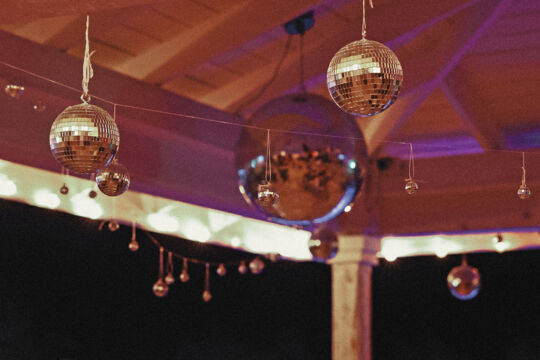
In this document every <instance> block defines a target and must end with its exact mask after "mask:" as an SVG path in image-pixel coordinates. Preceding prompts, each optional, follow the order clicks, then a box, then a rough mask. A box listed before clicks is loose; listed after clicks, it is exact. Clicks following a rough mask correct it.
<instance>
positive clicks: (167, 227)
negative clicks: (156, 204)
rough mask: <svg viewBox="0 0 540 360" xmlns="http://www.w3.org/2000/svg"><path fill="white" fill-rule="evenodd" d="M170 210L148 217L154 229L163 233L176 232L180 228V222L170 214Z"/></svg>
mask: <svg viewBox="0 0 540 360" xmlns="http://www.w3.org/2000/svg"><path fill="white" fill-rule="evenodd" d="M168 211H169V210H168V209H164V210H161V211H160V212H157V213H153V214H150V215H148V216H147V217H146V220H147V221H148V223H149V224H150V226H152V227H153V228H154V229H156V230H158V231H163V232H175V231H178V229H179V228H180V224H179V223H178V220H177V219H176V218H174V217H172V216H171V215H169V213H168Z"/></svg>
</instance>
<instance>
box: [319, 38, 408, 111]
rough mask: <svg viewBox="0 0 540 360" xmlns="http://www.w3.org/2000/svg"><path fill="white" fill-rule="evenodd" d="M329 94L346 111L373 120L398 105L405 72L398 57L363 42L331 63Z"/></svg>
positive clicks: (341, 52)
mask: <svg viewBox="0 0 540 360" xmlns="http://www.w3.org/2000/svg"><path fill="white" fill-rule="evenodd" d="M326 81H327V85H328V91H329V92H330V95H331V96H332V99H333V100H334V102H335V103H336V104H337V106H339V107H340V108H341V109H342V110H343V111H345V112H346V113H349V114H351V115H355V116H371V115H375V114H378V113H380V112H381V111H383V110H385V109H387V108H388V107H389V106H390V105H392V104H393V103H394V101H396V99H397V97H398V95H399V90H400V88H401V84H402V83H403V69H402V68H401V64H400V63H399V59H398V58H397V56H396V54H394V52H393V51H392V50H390V49H389V48H388V47H386V46H384V45H383V44H381V43H379V42H377V41H373V40H367V39H362V40H358V41H354V42H352V43H350V44H348V45H346V46H344V47H342V48H341V49H340V50H339V51H338V52H337V53H336V54H335V55H334V57H333V58H332V60H331V61H330V65H329V66H328V72H327V77H326Z"/></svg>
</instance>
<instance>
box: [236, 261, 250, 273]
mask: <svg viewBox="0 0 540 360" xmlns="http://www.w3.org/2000/svg"><path fill="white" fill-rule="evenodd" d="M247 271H248V268H247V266H246V262H245V261H242V262H241V263H240V265H238V272H239V273H240V274H245V273H247Z"/></svg>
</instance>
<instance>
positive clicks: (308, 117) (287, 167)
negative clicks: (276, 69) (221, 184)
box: [236, 94, 366, 225]
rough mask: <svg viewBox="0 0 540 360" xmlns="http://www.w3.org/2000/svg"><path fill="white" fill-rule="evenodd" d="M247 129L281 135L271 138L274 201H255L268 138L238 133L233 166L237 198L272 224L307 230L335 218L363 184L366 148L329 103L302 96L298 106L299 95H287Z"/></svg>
mask: <svg viewBox="0 0 540 360" xmlns="http://www.w3.org/2000/svg"><path fill="white" fill-rule="evenodd" d="M250 123H251V124H252V125H255V126H258V127H263V128H270V129H280V130H285V131H274V132H272V131H271V132H270V138H271V141H270V142H271V161H270V162H271V174H272V176H271V184H272V191H273V192H275V193H277V194H279V201H277V202H276V203H275V204H274V205H273V206H263V205H262V204H261V203H260V202H258V201H257V197H258V193H259V185H260V184H261V183H264V182H265V179H266V176H265V175H266V157H265V155H264V154H266V135H267V134H266V131H261V130H259V129H252V128H244V129H243V131H242V134H241V137H240V140H239V142H238V147H237V152H236V166H237V168H238V175H239V188H240V192H241V193H242V195H243V196H244V199H245V200H246V201H247V202H248V203H250V204H252V205H253V206H255V207H256V208H257V209H258V210H259V211H261V212H263V213H264V214H266V215H267V216H269V217H270V218H271V220H273V221H275V222H278V223H282V224H287V225H310V224H312V223H322V222H325V221H328V220H330V219H332V218H334V217H336V216H338V215H339V214H341V212H343V209H344V208H345V207H346V206H347V205H349V204H350V203H351V202H352V201H353V200H354V198H355V196H356V195H357V193H358V192H359V190H360V188H361V185H362V182H363V175H364V171H365V160H366V149H365V143H364V141H363V140H362V139H363V137H362V134H361V132H360V130H359V128H358V126H357V125H356V123H355V121H354V119H353V118H352V117H351V116H349V115H347V114H345V113H343V112H341V111H340V110H339V109H337V108H336V106H335V105H334V104H333V103H332V102H331V101H329V100H327V99H325V98H323V97H322V96H318V95H312V94H302V101H298V95H287V96H284V97H281V98H278V99H275V100H272V101H270V102H269V103H268V104H266V105H265V106H263V107H262V108H261V109H259V110H258V111H256V112H255V113H254V114H253V116H252V117H251V118H250ZM287 131H296V132H300V133H302V134H298V133H294V134H292V133H288V132H287ZM309 133H322V134H328V135H337V136H338V137H325V136H313V135H309ZM304 134H305V135H304ZM341 135H342V136H343V138H340V137H339V136H341ZM351 138H358V139H359V140H357V141H355V140H354V139H351Z"/></svg>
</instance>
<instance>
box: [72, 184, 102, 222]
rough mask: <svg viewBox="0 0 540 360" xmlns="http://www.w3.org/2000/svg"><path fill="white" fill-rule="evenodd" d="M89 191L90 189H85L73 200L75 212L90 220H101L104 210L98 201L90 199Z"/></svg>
mask: <svg viewBox="0 0 540 360" xmlns="http://www.w3.org/2000/svg"><path fill="white" fill-rule="evenodd" d="M89 191H90V189H85V190H83V191H82V192H80V193H78V194H76V195H74V196H73V197H72V198H71V205H72V207H73V212H74V213H75V214H76V215H79V216H83V217H87V218H90V219H94V220H95V219H99V218H100V217H101V215H103V208H102V207H101V205H99V204H98V203H97V202H96V200H94V199H90V198H89V197H88V192H89Z"/></svg>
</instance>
